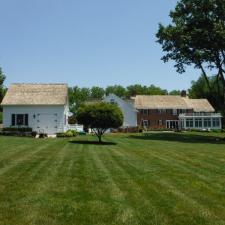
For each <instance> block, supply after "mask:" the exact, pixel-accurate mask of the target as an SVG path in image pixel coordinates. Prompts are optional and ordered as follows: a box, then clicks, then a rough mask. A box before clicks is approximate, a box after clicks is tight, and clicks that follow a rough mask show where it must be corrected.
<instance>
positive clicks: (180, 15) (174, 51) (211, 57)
mask: <svg viewBox="0 0 225 225" xmlns="http://www.w3.org/2000/svg"><path fill="white" fill-rule="evenodd" d="M224 12H225V1H224V0H201V1H200V0H198V1H197V0H180V1H178V3H177V6H176V8H175V10H174V11H171V12H170V17H171V19H172V23H171V24H169V25H168V26H163V25H162V24H160V25H159V30H158V33H157V34H156V36H157V38H158V40H157V41H158V43H160V44H161V45H162V49H163V51H164V52H165V55H164V56H163V57H162V60H163V61H164V62H167V61H169V60H174V61H175V63H176V64H175V68H176V69H177V72H179V73H184V72H185V69H186V66H190V65H194V67H195V68H197V69H200V71H201V72H202V74H203V76H204V79H205V82H206V85H207V88H208V90H209V91H210V90H212V88H211V83H210V80H209V75H208V73H209V72H211V73H212V71H213V72H214V71H216V86H217V88H216V92H217V93H218V95H221V96H222V99H221V102H220V105H221V108H223V109H225V77H224V74H225V13H224Z"/></svg>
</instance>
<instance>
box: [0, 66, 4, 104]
mask: <svg viewBox="0 0 225 225" xmlns="http://www.w3.org/2000/svg"><path fill="white" fill-rule="evenodd" d="M4 81H5V75H4V74H3V72H2V68H1V67H0V102H2V99H3V97H4V95H5V88H4V86H3V83H4Z"/></svg>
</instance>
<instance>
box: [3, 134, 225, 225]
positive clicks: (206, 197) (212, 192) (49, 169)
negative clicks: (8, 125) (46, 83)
mask: <svg viewBox="0 0 225 225" xmlns="http://www.w3.org/2000/svg"><path fill="white" fill-rule="evenodd" d="M222 137H225V135H222V134H209V133H208V134H201V133H191V134H189V133H187V134H179V133H177V134H169V133H168V134H162V133H154V134H151V135H150V136H149V137H144V136H141V135H138V134H137V135H132V134H130V135H108V136H106V137H105V138H104V140H105V141H107V142H108V143H107V144H105V145H98V144H95V143H89V142H87V140H88V141H93V140H95V138H94V137H92V136H83V137H76V138H72V139H46V140H43V139H29V138H16V137H14V138H13V137H0V225H3V224H4V225H48V224H51V225H70V224H74V225H80V224H82V225H83V224H87V225H103V224H107V225H111V224H114V225H123V224H126V225H137V224H140V225H145V224H146V225H151V224H152V225H168V224H171V225H195V224H196V225H201V224H208V225H213V224H214V225H221V224H225V141H224V140H220V138H222Z"/></svg>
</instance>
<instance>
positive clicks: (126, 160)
mask: <svg viewBox="0 0 225 225" xmlns="http://www.w3.org/2000/svg"><path fill="white" fill-rule="evenodd" d="M129 154H130V152H129ZM120 155H121V154H120ZM130 155H131V154H130ZM162 155H163V154H162ZM145 158H146V157H145ZM159 159H160V160H162V157H161V158H159ZM115 161H117V162H120V161H122V160H119V158H116V159H115ZM124 162H125V164H124V165H125V168H127V165H128V164H129V158H128V155H126V157H124ZM131 162H132V163H131V164H129V165H130V167H131V169H130V171H132V172H134V171H135V169H136V168H135V164H134V160H133V159H132V160H131ZM167 162H168V161H167ZM121 165H122V164H121ZM165 165H166V164H164V165H161V166H160V167H163V166H165ZM180 171H182V170H180ZM138 173H139V174H140V176H141V174H144V173H145V171H139V172H138ZM138 173H137V174H136V176H138ZM132 176H135V174H133V175H132ZM156 180H160V181H163V177H162V176H161V177H160V178H159V179H157V178H156ZM162 183H164V184H167V185H163V186H165V189H168V187H172V186H170V185H169V183H168V181H167V183H166V181H163V182H162ZM156 185H157V186H159V184H157V182H156ZM176 185H177V186H176V188H175V189H177V190H176V192H174V194H176V195H177V196H178V197H180V198H182V199H183V200H184V202H189V203H193V204H191V206H190V208H191V207H193V205H196V207H194V208H195V210H196V209H198V208H202V211H203V212H202V215H203V216H207V214H209V211H208V210H207V209H205V208H204V210H203V207H201V203H199V202H196V200H194V199H191V198H190V197H189V196H185V193H183V192H182V189H181V190H179V189H178V187H179V183H176ZM161 186H162V185H161ZM160 188H162V187H160ZM171 189H172V190H174V188H173V187H172V188H171ZM160 194H162V192H160ZM187 200H188V201H187ZM221 207H222V206H220V208H221ZM218 208H219V207H218ZM166 210H167V211H168V208H167V209H166ZM214 216H215V217H216V215H214ZM206 219H207V218H206ZM219 222H221V221H219ZM217 223H218V221H217Z"/></svg>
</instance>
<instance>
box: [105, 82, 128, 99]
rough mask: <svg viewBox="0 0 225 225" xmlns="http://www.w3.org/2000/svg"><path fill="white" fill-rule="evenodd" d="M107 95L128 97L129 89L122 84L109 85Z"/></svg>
mask: <svg viewBox="0 0 225 225" xmlns="http://www.w3.org/2000/svg"><path fill="white" fill-rule="evenodd" d="M105 93H106V95H109V94H115V95H117V96H118V97H126V96H127V90H126V88H124V87H123V86H121V85H114V86H108V87H107V88H106V90H105Z"/></svg>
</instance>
